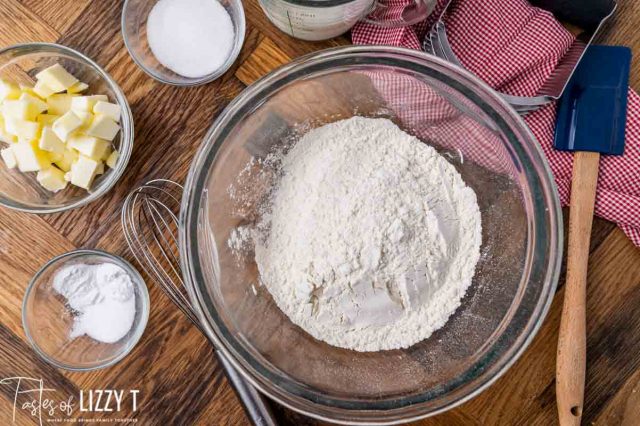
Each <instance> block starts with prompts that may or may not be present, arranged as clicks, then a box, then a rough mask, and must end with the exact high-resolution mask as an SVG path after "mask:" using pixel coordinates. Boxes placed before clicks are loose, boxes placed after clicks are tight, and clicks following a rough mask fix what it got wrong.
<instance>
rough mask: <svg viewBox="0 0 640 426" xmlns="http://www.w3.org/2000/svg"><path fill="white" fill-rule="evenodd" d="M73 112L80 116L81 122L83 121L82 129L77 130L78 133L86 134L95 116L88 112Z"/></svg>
mask: <svg viewBox="0 0 640 426" xmlns="http://www.w3.org/2000/svg"><path fill="white" fill-rule="evenodd" d="M72 111H73V113H74V114H75V115H77V116H78V118H79V119H80V120H82V125H81V126H80V128H79V129H78V130H77V132H76V133H79V132H86V131H87V129H88V128H89V126H90V125H91V122H92V121H93V114H91V113H90V112H87V111H75V110H72Z"/></svg>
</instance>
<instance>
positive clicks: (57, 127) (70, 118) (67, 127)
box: [52, 111, 82, 142]
mask: <svg viewBox="0 0 640 426" xmlns="http://www.w3.org/2000/svg"><path fill="white" fill-rule="evenodd" d="M81 125H82V120H81V119H80V118H78V116H77V115H75V114H74V113H73V111H68V112H67V113H65V114H64V115H63V116H62V117H60V118H58V119H57V120H56V121H54V122H53V126H52V128H53V131H54V133H55V134H56V136H58V137H59V138H60V139H61V140H62V141H63V142H66V141H67V140H68V139H69V136H70V135H71V133H73V132H74V131H75V130H76V129H77V128H78V127H80V126H81Z"/></svg>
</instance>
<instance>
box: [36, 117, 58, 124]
mask: <svg viewBox="0 0 640 426" xmlns="http://www.w3.org/2000/svg"><path fill="white" fill-rule="evenodd" d="M58 118H60V116H59V115H54V114H38V116H37V117H36V121H37V122H38V123H40V124H42V125H43V126H50V125H52V124H53V122H54V121H56V120H57V119H58Z"/></svg>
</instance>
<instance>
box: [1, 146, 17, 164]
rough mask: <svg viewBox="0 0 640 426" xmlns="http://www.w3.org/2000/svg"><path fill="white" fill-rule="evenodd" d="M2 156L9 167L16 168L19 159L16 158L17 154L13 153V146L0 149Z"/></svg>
mask: <svg viewBox="0 0 640 426" xmlns="http://www.w3.org/2000/svg"><path fill="white" fill-rule="evenodd" d="M0 156H1V157H2V159H3V160H4V164H5V165H6V166H7V168H8V169H14V168H15V167H16V166H17V165H18V160H16V156H15V155H14V154H13V149H11V147H9V148H4V149H3V150H0Z"/></svg>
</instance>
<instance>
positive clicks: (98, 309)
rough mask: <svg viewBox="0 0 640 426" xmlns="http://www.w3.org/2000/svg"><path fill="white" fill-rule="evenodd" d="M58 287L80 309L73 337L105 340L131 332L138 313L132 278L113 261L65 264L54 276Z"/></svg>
mask: <svg viewBox="0 0 640 426" xmlns="http://www.w3.org/2000/svg"><path fill="white" fill-rule="evenodd" d="M53 288H54V290H55V291H56V292H57V293H58V294H60V295H61V296H63V297H64V298H65V299H67V304H68V305H69V307H70V308H71V309H73V310H74V311H75V312H76V314H77V315H76V316H75V318H74V323H73V328H72V329H71V333H70V336H69V337H70V338H72V339H73V338H76V337H80V336H82V335H84V334H86V335H87V336H89V337H91V338H92V339H95V340H97V341H99V342H103V343H115V342H117V341H118V340H120V339H122V338H123V337H125V336H126V335H127V333H128V332H129V330H131V327H132V326H133V321H134V319H135V314H136V305H135V290H134V283H133V281H132V280H131V277H130V276H129V274H128V273H127V271H125V270H124V269H122V268H121V267H120V266H118V265H115V264H113V263H102V264H97V265H89V264H84V263H77V264H74V265H69V266H65V267H64V268H62V269H60V270H59V271H58V272H57V273H56V274H55V275H54V277H53Z"/></svg>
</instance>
